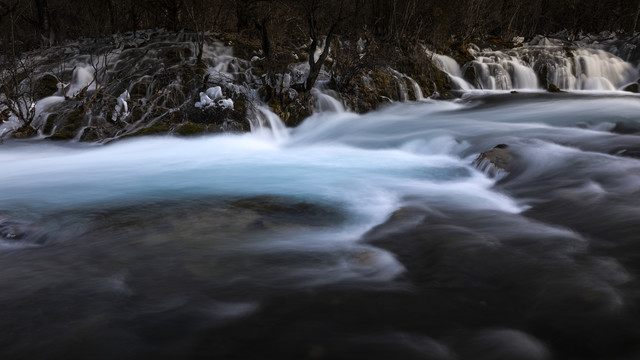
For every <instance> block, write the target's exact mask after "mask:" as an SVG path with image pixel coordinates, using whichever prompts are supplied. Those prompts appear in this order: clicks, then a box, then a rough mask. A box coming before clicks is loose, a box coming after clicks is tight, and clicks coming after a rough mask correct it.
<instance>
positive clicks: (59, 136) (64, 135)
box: [47, 131, 76, 140]
mask: <svg viewBox="0 0 640 360" xmlns="http://www.w3.org/2000/svg"><path fill="white" fill-rule="evenodd" d="M75 136H76V134H75V133H73V132H71V131H60V132H57V133H55V134H53V135H51V136H49V137H48V138H47V139H49V140H71V139H73V138H74V137H75Z"/></svg>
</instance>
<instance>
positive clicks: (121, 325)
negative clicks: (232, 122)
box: [0, 92, 640, 359]
mask: <svg viewBox="0 0 640 360" xmlns="http://www.w3.org/2000/svg"><path fill="white" fill-rule="evenodd" d="M321 95H323V96H321V98H322V99H323V100H325V101H324V104H325V105H327V110H330V111H326V112H318V113H316V114H314V115H313V116H311V117H310V118H308V119H306V120H305V121H304V122H303V123H302V124H301V125H300V126H298V127H297V128H295V129H288V128H285V127H283V126H282V123H281V122H280V120H279V119H278V118H277V117H276V116H275V115H274V114H273V113H272V112H271V111H269V110H268V109H267V108H261V109H259V111H260V114H261V118H260V119H259V122H257V123H256V124H253V125H254V129H253V132H252V133H248V134H224V135H209V136H200V137H192V138H179V137H174V136H159V137H139V138H134V139H127V140H120V141H117V142H114V143H111V144H108V145H87V144H79V143H75V142H62V143H56V142H46V141H42V140H40V141H18V140H11V141H5V142H4V143H3V144H1V145H0V264H1V266H0V280H1V281H0V283H1V284H2V285H0V319H2V321H1V322H0V324H1V325H2V326H3V328H6V329H11V332H7V334H6V335H5V336H4V337H0V349H1V350H0V354H2V355H5V357H7V358H12V357H14V356H13V355H15V354H35V355H34V356H35V357H37V356H36V355H37V354H42V353H52V352H57V353H59V354H66V353H67V351H68V350H67V349H68V348H69V346H71V347H72V348H73V349H74V353H75V351H78V353H82V354H85V355H86V358H91V357H92V356H93V355H95V354H102V353H103V352H104V351H108V350H109V349H115V348H117V349H121V348H123V346H125V347H126V348H127V349H130V353H129V354H128V355H126V356H125V358H131V359H133V358H144V357H148V355H150V354H151V355H153V356H160V358H162V357H163V356H165V355H166V354H170V355H166V356H173V355H174V354H178V357H187V358H189V356H190V354H205V355H204V356H206V357H209V356H212V355H215V356H218V355H219V357H221V358H225V356H227V355H229V354H233V355H234V356H235V355H237V356H240V358H244V357H246V358H263V355H264V354H267V355H266V356H264V357H266V358H275V357H277V356H276V355H278V356H280V355H282V356H283V358H292V359H293V358H305V357H307V355H308V354H309V351H310V350H309V349H312V350H313V349H320V348H322V349H327V350H326V351H327V352H328V354H330V355H329V357H331V358H349V356H350V355H351V354H361V353H365V354H366V353H367V352H366V351H375V354H374V356H373V357H372V358H384V357H380V356H378V357H376V356H377V355H379V354H393V355H397V354H410V355H411V356H414V357H408V358H433V357H434V356H436V358H438V359H456V358H465V357H464V354H473V355H474V356H475V354H482V353H491V354H499V355H500V354H507V355H508V357H509V358H514V359H519V358H523V359H527V358H535V359H549V358H564V357H568V356H565V355H567V354H569V355H571V356H573V355H574V352H575V351H576V350H575V349H581V348H582V346H583V344H584V342H585V339H587V340H588V342H589V343H590V344H592V348H594V349H596V350H595V351H598V352H599V353H608V352H609V351H611V349H613V348H620V349H622V350H621V351H622V352H623V353H625V354H626V353H632V352H633V351H636V350H640V349H638V348H637V344H636V343H635V342H634V341H635V339H636V338H637V337H636V335H638V333H637V329H638V326H637V324H638V317H637V312H636V311H635V305H634V304H636V303H637V301H638V295H637V294H638V292H637V284H636V283H635V280H634V278H635V276H636V275H637V274H638V271H640V269H639V268H638V264H640V259H639V255H638V254H640V248H639V247H638V245H637V233H638V225H637V224H640V206H639V205H638V204H640V203H639V202H638V194H639V192H638V184H639V183H640V161H639V160H638V157H639V154H640V141H638V134H640V125H639V124H640V118H639V115H638V114H640V98H639V97H638V96H637V95H634V94H627V95H623V94H622V93H618V92H616V93H611V92H609V93H605V92H581V93H580V94H576V93H563V94H546V93H542V92H530V93H524V92H520V93H516V94H508V93H507V94H494V95H486V94H478V93H474V92H469V93H467V94H466V95H465V96H463V97H462V99H459V100H457V101H454V102H441V101H434V100H423V101H420V102H416V103H401V104H393V105H390V106H388V107H385V108H382V109H380V110H378V111H375V112H371V113H369V114H365V115H358V114H354V113H350V112H346V111H343V109H341V108H340V107H338V106H337V105H336V104H335V103H334V102H333V101H334V100H335V99H333V98H330V99H329V98H327V97H328V95H326V94H321ZM332 104H333V105H332ZM329 105H332V106H329ZM497 145H500V147H499V149H503V151H506V152H507V154H508V156H509V159H510V160H508V162H509V164H508V165H509V171H505V172H504V173H503V174H502V176H500V177H492V175H491V174H490V173H489V172H487V173H484V172H482V171H480V170H479V169H478V168H476V165H475V161H476V159H477V158H478V156H480V154H481V153H483V152H487V151H490V150H491V149H493V148H494V147H496V146H497ZM504 149H506V150H504ZM576 334H577V335H576ZM43 335H44V336H43ZM78 339H79V340H78ZM76 341H80V342H82V344H84V345H83V347H81V348H78V347H75V344H77V342H76ZM247 344H256V346H247ZM318 344H320V345H318ZM558 344H559V345H558ZM629 344H631V345H629ZM634 344H636V345H634ZM625 346H627V347H625ZM78 349H79V350H78ZM372 349H373V350H372ZM314 351H318V352H319V351H320V350H314ZM323 351H324V350H323ZM385 351H386V352H385ZM283 354H284V355H283ZM460 354H462V355H460ZM245 355H246V356H245ZM118 356H120V355H118ZM461 356H462V357H461ZM111 357H115V356H107V358H111ZM196 358H197V357H196ZM470 358H473V357H470ZM488 358H492V357H488ZM621 358H624V357H621Z"/></svg>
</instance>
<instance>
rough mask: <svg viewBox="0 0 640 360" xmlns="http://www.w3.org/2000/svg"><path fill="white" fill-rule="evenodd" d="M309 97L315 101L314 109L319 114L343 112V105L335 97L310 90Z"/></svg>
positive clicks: (316, 90)
mask: <svg viewBox="0 0 640 360" xmlns="http://www.w3.org/2000/svg"><path fill="white" fill-rule="evenodd" d="M311 95H313V97H314V99H315V104H314V106H315V109H316V110H317V111H320V112H325V111H328V112H336V113H341V112H345V109H344V105H342V103H341V102H340V101H339V100H337V99H336V98H335V97H333V96H331V95H329V94H328V93H324V92H322V91H320V90H318V89H311Z"/></svg>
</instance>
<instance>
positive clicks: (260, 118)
mask: <svg viewBox="0 0 640 360" xmlns="http://www.w3.org/2000/svg"><path fill="white" fill-rule="evenodd" d="M257 110H258V113H257V114H256V115H257V116H256V117H255V119H254V120H253V121H252V122H251V131H252V132H254V133H258V134H266V135H267V136H271V137H273V139H275V140H276V141H284V140H286V139H288V138H289V130H287V127H286V126H285V125H284V123H283V122H282V119H280V118H279V117H278V115H276V114H275V113H274V112H273V111H271V109H269V108H268V107H266V106H258V108H257Z"/></svg>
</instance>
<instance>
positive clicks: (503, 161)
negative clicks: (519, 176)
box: [473, 144, 513, 177]
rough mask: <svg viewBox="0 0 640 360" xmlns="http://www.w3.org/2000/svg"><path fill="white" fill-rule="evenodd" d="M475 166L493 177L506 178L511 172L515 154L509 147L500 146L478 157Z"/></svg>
mask: <svg viewBox="0 0 640 360" xmlns="http://www.w3.org/2000/svg"><path fill="white" fill-rule="evenodd" d="M473 165H474V166H475V167H477V168H478V169H479V170H480V171H482V172H484V173H485V174H487V175H489V176H491V177H504V176H506V175H507V174H508V173H510V172H511V169H512V165H513V153H512V151H511V149H510V148H509V145H506V144H498V145H496V146H495V147H494V148H493V149H491V150H489V151H485V152H483V153H480V155H478V158H476V160H475V161H474V162H473Z"/></svg>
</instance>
